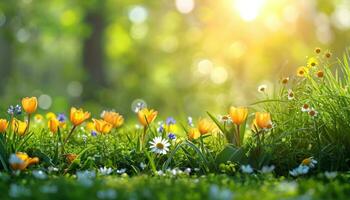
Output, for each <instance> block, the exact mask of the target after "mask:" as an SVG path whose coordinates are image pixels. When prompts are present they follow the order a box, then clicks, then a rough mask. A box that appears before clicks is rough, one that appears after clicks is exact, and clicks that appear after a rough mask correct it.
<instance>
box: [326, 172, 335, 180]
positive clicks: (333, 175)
mask: <svg viewBox="0 0 350 200" xmlns="http://www.w3.org/2000/svg"><path fill="white" fill-rule="evenodd" d="M324 175H325V176H326V177H327V178H328V179H334V178H335V177H337V175H338V173H337V172H329V171H326V172H325V173H324Z"/></svg>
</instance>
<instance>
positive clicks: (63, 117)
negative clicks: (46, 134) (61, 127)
mask: <svg viewBox="0 0 350 200" xmlns="http://www.w3.org/2000/svg"><path fill="white" fill-rule="evenodd" d="M57 120H58V121H59V122H65V121H66V120H67V117H66V115H65V114H63V113H60V114H58V116H57Z"/></svg>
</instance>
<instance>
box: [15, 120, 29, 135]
mask: <svg viewBox="0 0 350 200" xmlns="http://www.w3.org/2000/svg"><path fill="white" fill-rule="evenodd" d="M27 126H28V123H27V122H23V121H20V120H18V119H14V120H13V121H12V128H13V130H14V131H15V132H16V133H18V134H19V135H24V133H25V131H26V129H27Z"/></svg>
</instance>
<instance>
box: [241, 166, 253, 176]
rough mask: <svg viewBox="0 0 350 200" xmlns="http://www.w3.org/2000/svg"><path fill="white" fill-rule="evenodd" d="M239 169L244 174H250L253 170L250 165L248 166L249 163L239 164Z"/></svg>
mask: <svg viewBox="0 0 350 200" xmlns="http://www.w3.org/2000/svg"><path fill="white" fill-rule="evenodd" d="M241 170H242V172H243V173H245V174H251V173H253V172H254V170H253V168H252V166H250V165H249V164H248V165H241Z"/></svg>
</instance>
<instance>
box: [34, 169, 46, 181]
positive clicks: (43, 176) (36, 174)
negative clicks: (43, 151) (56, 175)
mask: <svg viewBox="0 0 350 200" xmlns="http://www.w3.org/2000/svg"><path fill="white" fill-rule="evenodd" d="M32 174H33V176H34V177H35V178H37V179H42V180H43V179H46V178H47V175H46V173H45V172H43V171H42V170H33V171H32Z"/></svg>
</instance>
